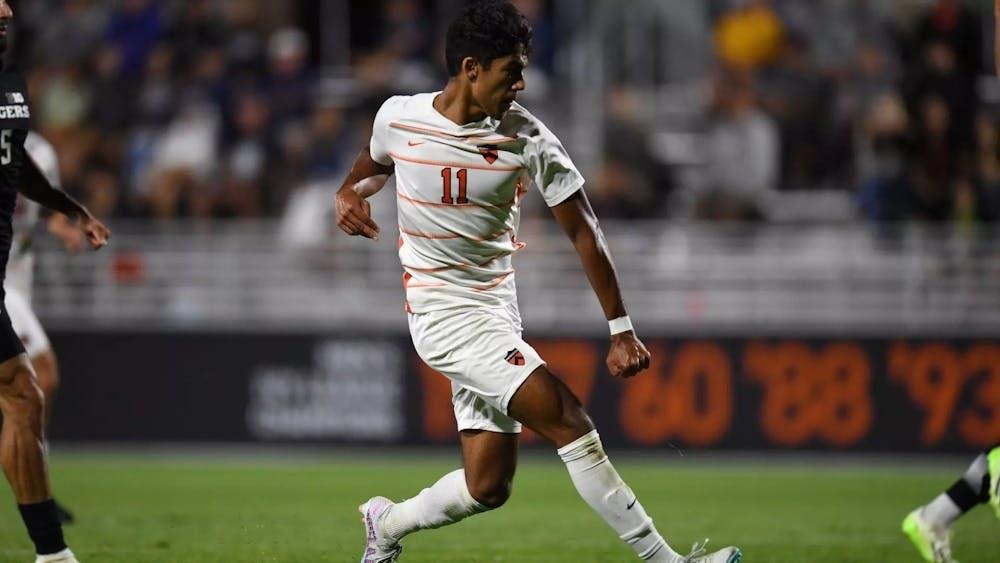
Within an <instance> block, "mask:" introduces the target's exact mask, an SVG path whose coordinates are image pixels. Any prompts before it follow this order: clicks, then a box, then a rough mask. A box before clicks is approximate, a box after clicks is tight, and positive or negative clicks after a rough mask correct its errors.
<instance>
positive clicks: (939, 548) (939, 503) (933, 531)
mask: <svg viewBox="0 0 1000 563" xmlns="http://www.w3.org/2000/svg"><path fill="white" fill-rule="evenodd" d="M990 455H992V452H983V453H982V454H980V455H978V456H976V458H975V459H974V460H972V463H971V464H970V465H969V467H968V469H966V470H965V473H964V474H962V476H961V477H959V479H958V480H957V481H955V483H954V484H952V486H951V487H949V488H948V490H946V491H945V492H943V493H941V494H939V495H938V496H936V497H934V499H933V500H931V502H929V503H927V504H926V505H924V506H920V507H918V508H916V509H914V510H913V511H912V512H910V513H909V514H908V515H907V516H906V518H905V519H903V526H902V528H903V533H904V534H905V535H906V537H908V538H909V539H910V542H912V543H913V546H914V547H915V548H916V549H917V551H918V552H919V553H920V556H921V557H923V559H924V560H925V561H928V562H931V563H948V562H951V561H954V559H952V556H951V527H952V524H954V523H955V521H956V520H958V519H959V518H961V517H962V515H964V514H965V513H966V512H968V511H970V510H972V509H973V508H975V507H976V506H978V505H980V504H983V503H986V502H989V501H991V491H990V486H991V480H990V479H991V474H990V459H989V458H990Z"/></svg>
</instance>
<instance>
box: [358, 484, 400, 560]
mask: <svg viewBox="0 0 1000 563" xmlns="http://www.w3.org/2000/svg"><path fill="white" fill-rule="evenodd" d="M392 505H393V502H392V501H391V500H389V499H387V498H385V497H372V498H370V499H368V502H366V503H364V504H362V505H361V506H359V507H358V512H360V513H361V521H362V522H364V524H365V534H366V536H367V542H366V543H365V553H364V555H362V556H361V563H393V562H394V561H398V560H399V554H400V553H402V552H403V546H401V545H399V543H397V542H396V541H395V540H392V539H389V538H388V537H386V535H385V532H384V531H383V530H382V521H383V520H384V519H385V515H386V513H388V512H389V509H390V508H392Z"/></svg>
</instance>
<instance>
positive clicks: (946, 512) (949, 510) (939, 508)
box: [920, 493, 962, 528]
mask: <svg viewBox="0 0 1000 563" xmlns="http://www.w3.org/2000/svg"><path fill="white" fill-rule="evenodd" d="M920 515H921V516H922V517H923V518H924V520H926V521H927V522H930V523H931V524H934V525H935V526H940V527H942V528H949V527H951V524H952V523H953V522H954V521H955V520H958V517H959V516H961V515H962V509H960V508H959V507H958V505H957V504H955V501H953V500H951V497H949V496H948V493H941V494H940V495H938V496H936V497H934V500H932V501H930V502H929V503H927V505H926V506H924V509H923V510H922V511H921V513H920Z"/></svg>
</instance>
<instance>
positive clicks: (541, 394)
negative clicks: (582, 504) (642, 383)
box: [508, 366, 741, 563]
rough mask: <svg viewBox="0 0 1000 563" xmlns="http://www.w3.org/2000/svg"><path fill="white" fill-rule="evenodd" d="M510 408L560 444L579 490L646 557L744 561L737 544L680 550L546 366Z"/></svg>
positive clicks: (673, 561)
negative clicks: (669, 540)
mask: <svg viewBox="0 0 1000 563" xmlns="http://www.w3.org/2000/svg"><path fill="white" fill-rule="evenodd" d="M508 411H509V413H510V415H511V416H513V417H514V418H515V419H517V420H519V421H520V422H521V423H523V424H524V425H525V426H527V427H528V428H531V429H532V430H534V431H535V432H537V433H538V434H540V435H541V436H543V437H544V438H546V439H548V440H549V441H551V442H553V443H554V444H555V445H556V447H557V448H558V453H559V457H560V458H562V460H563V462H564V463H565V464H566V469H567V470H568V471H569V474H570V478H571V479H572V481H573V485H574V486H575V487H576V490H577V492H579V493H580V496H581V497H583V499H584V500H585V501H586V502H587V504H589V505H590V507H591V508H593V509H594V511H595V512H597V513H598V514H599V515H600V516H601V517H602V518H603V519H604V521H605V522H607V523H608V525H609V526H611V528H612V529H614V530H615V532H616V533H617V534H618V537H619V538H621V539H622V541H624V542H625V543H626V544H628V545H629V547H631V548H632V549H633V551H635V553H636V555H638V556H639V558H640V559H643V560H646V561H656V562H666V563H684V562H695V561H698V562H706V563H708V562H711V563H715V562H716V561H719V562H721V563H735V562H737V561H739V560H740V557H741V554H740V552H739V550H738V549H736V548H726V549H725V550H722V551H719V552H716V553H713V554H709V555H706V554H705V551H704V549H703V548H697V547H696V549H695V550H694V551H693V552H692V553H691V554H690V555H688V556H687V557H682V556H681V555H680V554H678V553H677V552H676V551H674V550H673V549H672V548H671V547H670V546H669V545H668V544H667V542H666V540H664V539H663V536H661V535H660V533H659V532H658V531H657V530H656V527H655V526H654V525H653V519H652V518H650V517H649V515H647V514H646V510H645V509H644V508H643V506H642V504H641V503H640V502H639V500H638V498H637V497H636V495H635V493H633V492H632V490H631V489H630V488H629V487H628V485H626V484H625V482H624V481H623V480H622V478H621V477H620V476H619V475H618V472H617V471H616V470H615V468H614V466H613V465H612V464H611V461H610V460H609V459H608V456H607V455H606V454H605V453H604V446H603V445H602V444H601V439H600V436H598V434H597V430H595V429H594V424H593V422H592V421H591V420H590V417H589V416H588V415H587V413H586V411H585V410H584V408H583V405H582V404H581V403H580V401H579V400H578V399H577V398H576V396H575V395H574V394H573V392H572V391H571V390H570V389H569V387H567V386H566V384H565V383H563V382H562V381H561V380H560V379H558V378H557V377H555V376H554V375H552V374H551V373H550V372H549V371H548V369H546V368H545V367H544V366H543V367H539V368H537V369H536V370H535V371H534V372H532V374H531V375H530V376H528V378H527V379H526V380H525V381H524V383H523V384H522V385H521V386H520V388H519V389H518V390H517V392H516V393H515V394H514V396H513V398H512V399H511V401H510V403H509V405H508Z"/></svg>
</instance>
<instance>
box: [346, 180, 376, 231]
mask: <svg viewBox="0 0 1000 563" xmlns="http://www.w3.org/2000/svg"><path fill="white" fill-rule="evenodd" d="M336 199H337V226H338V227H340V230H342V231H344V232H345V233H347V234H349V235H351V236H356V235H361V236H364V237H368V238H370V239H372V240H378V225H377V224H375V221H372V217H371V209H372V207H371V204H370V203H368V200H366V199H365V198H363V197H361V196H360V195H358V194H357V193H356V192H355V191H354V190H352V189H344V190H340V191H338V192H337V198H336Z"/></svg>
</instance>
